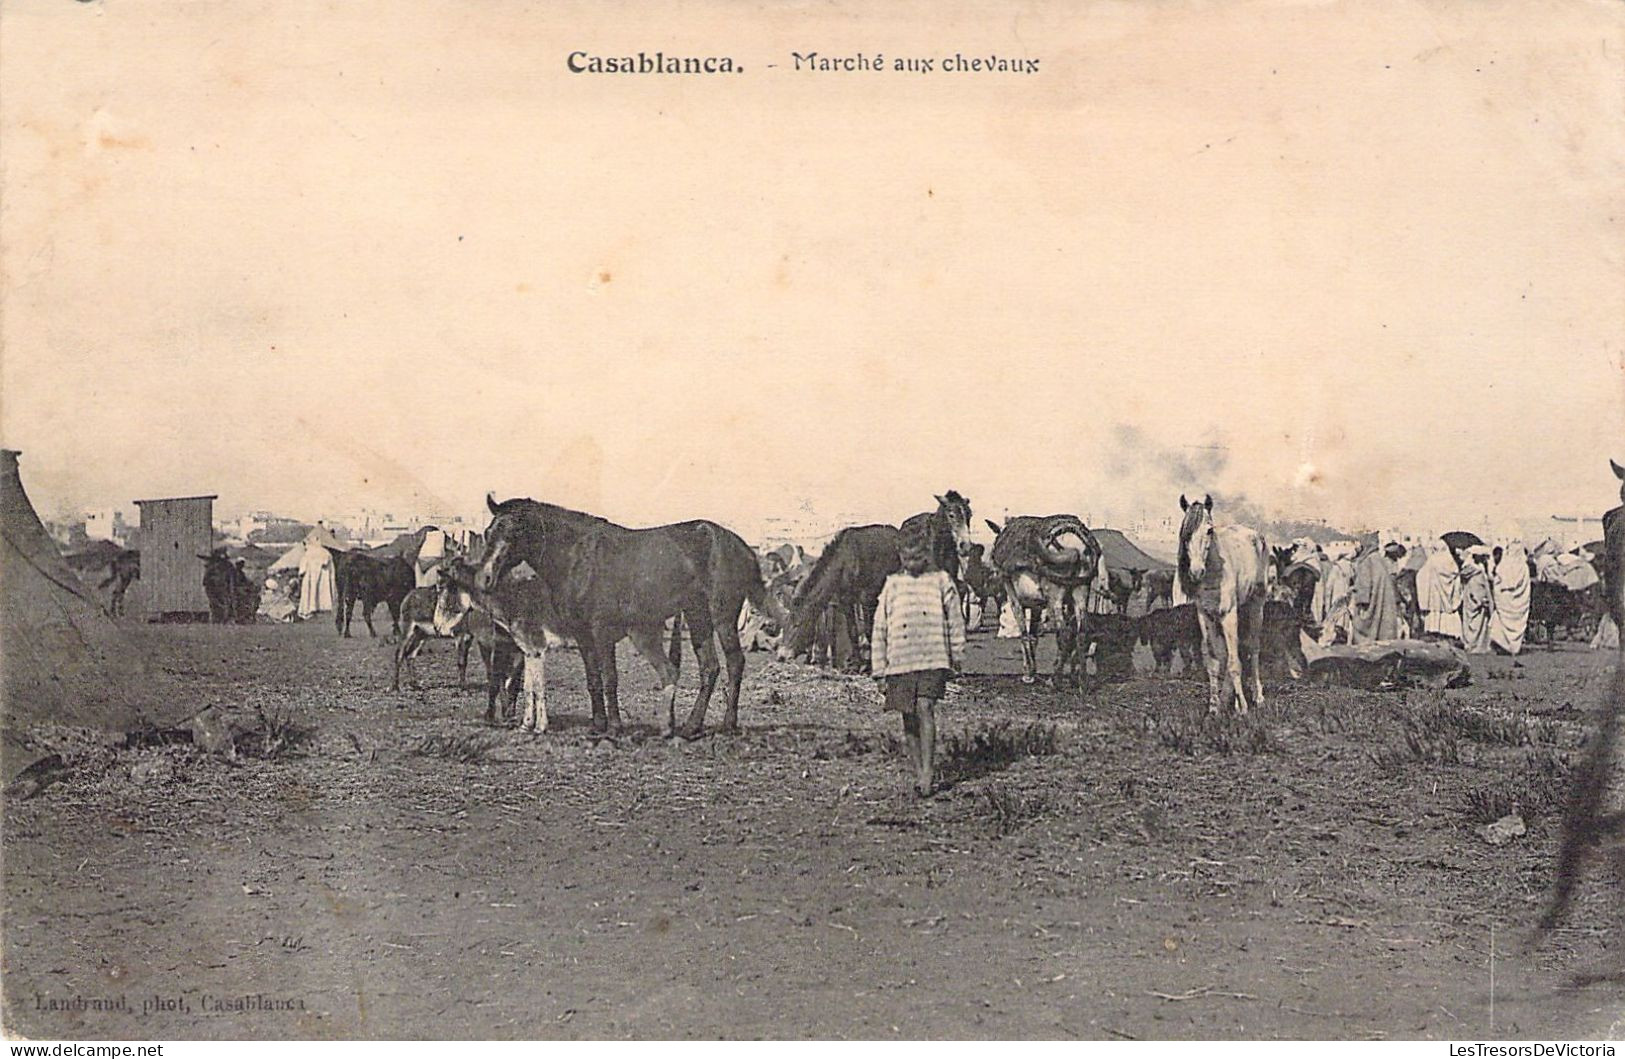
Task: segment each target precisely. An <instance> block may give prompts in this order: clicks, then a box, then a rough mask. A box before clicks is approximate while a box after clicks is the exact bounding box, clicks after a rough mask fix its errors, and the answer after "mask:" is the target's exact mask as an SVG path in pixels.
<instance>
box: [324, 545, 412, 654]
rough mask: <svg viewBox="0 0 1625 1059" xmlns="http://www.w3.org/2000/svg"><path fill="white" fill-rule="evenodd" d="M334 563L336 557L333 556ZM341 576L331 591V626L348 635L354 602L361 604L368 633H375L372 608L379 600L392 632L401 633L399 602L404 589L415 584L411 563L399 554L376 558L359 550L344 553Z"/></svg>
mask: <svg viewBox="0 0 1625 1059" xmlns="http://www.w3.org/2000/svg"><path fill="white" fill-rule="evenodd" d="M335 564H337V559H336V557H335ZM335 569H342V570H343V571H344V573H343V576H342V577H340V578H338V579H337V580H338V591H337V592H336V593H335V594H334V600H335V604H336V605H335V607H334V608H333V627H334V628H336V629H337V630H338V631H339V635H341V636H349V635H350V618H351V616H352V615H354V613H355V605H356V604H357V603H360V604H361V617H362V618H363V619H364V620H365V621H366V623H367V635H368V636H374V637H376V636H377V635H378V630H377V629H375V628H373V627H372V612H373V611H374V610H376V609H377V607H378V604H380V603H382V604H384V605H385V606H386V607H388V608H389V621H390V627H391V629H392V631H393V635H395V636H399V635H400V634H401V604H402V603H403V602H404V601H405V600H406V596H407V593H409V592H411V591H412V589H414V588H416V587H417V583H418V581H417V573H416V572H415V571H414V570H413V569H412V564H411V563H409V562H407V561H406V560H405V559H402V558H401V557H400V556H392V557H390V558H388V559H376V558H374V557H372V556H370V555H363V554H361V553H360V552H350V553H349V554H348V555H346V556H345V557H344V561H343V564H342V566H338V565H335Z"/></svg>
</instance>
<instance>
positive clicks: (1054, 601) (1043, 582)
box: [988, 515, 1103, 687]
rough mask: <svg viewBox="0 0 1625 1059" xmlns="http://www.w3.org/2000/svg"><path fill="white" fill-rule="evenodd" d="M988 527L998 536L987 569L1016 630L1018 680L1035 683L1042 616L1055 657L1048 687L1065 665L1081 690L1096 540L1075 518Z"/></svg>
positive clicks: (1027, 518)
mask: <svg viewBox="0 0 1625 1059" xmlns="http://www.w3.org/2000/svg"><path fill="white" fill-rule="evenodd" d="M988 527H989V528H990V529H992V530H993V532H994V533H996V534H998V538H997V539H996V540H994V542H993V567H994V569H996V570H997V571H998V572H999V576H1000V577H1002V578H1003V579H1004V592H1005V606H1006V607H1008V608H1010V610H1011V611H1012V612H1013V613H1014V615H1015V617H1016V621H1017V624H1018V625H1019V626H1020V628H1021V661H1022V665H1023V669H1024V672H1023V673H1022V676H1021V682H1022V683H1023V684H1033V683H1036V682H1037V680H1038V635H1039V633H1040V631H1041V630H1042V629H1043V619H1044V615H1045V614H1048V616H1049V619H1050V624H1051V625H1053V626H1054V628H1055V645H1056V648H1057V656H1058V657H1057V658H1056V661H1055V677H1054V684H1055V686H1056V687H1060V686H1061V682H1062V680H1063V679H1064V677H1063V675H1064V674H1065V673H1066V672H1067V668H1068V666H1069V665H1070V666H1072V667H1073V668H1074V672H1075V675H1076V677H1077V680H1078V683H1079V686H1080V687H1081V686H1082V684H1083V677H1084V672H1085V670H1084V666H1085V651H1086V650H1087V645H1088V638H1087V629H1086V628H1085V625H1086V623H1087V621H1088V615H1089V608H1090V603H1091V594H1092V590H1093V586H1094V582H1095V578H1096V576H1097V575H1098V573H1099V570H1100V562H1101V556H1102V555H1103V552H1102V550H1101V547H1100V542H1099V541H1098V540H1096V539H1095V535H1094V534H1093V533H1091V532H1090V531H1089V527H1087V526H1085V525H1084V524H1083V520H1082V519H1080V518H1078V517H1077V516H1076V515H1048V516H1042V517H1040V516H1036V515H1020V516H1017V517H1016V518H1013V519H1010V520H1009V521H1008V522H1006V523H1005V524H1004V525H1003V526H1002V527H1001V526H999V525H997V524H996V523H993V522H989V523H988ZM1023 619H1025V620H1023Z"/></svg>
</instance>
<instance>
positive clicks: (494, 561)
mask: <svg viewBox="0 0 1625 1059" xmlns="http://www.w3.org/2000/svg"><path fill="white" fill-rule="evenodd" d="M485 506H486V507H488V508H490V509H491V524H490V525H489V526H487V527H485V558H484V560H483V561H481V563H480V565H479V568H478V573H477V574H476V575H475V578H474V583H475V586H476V587H478V588H481V589H485V590H489V589H490V588H491V586H493V585H495V584H496V583H497V582H498V581H500V580H502V575H504V574H506V573H507V572H508V571H509V570H512V569H513V568H514V567H515V566H518V565H519V563H520V561H521V560H524V559H527V558H528V559H531V560H532V562H531V565H532V566H535V565H536V564H537V561H536V558H535V557H536V556H538V555H539V554H540V553H541V550H542V539H543V526H542V520H541V518H540V517H539V516H538V515H537V514H535V513H534V512H527V511H526V509H525V507H524V502H523V501H520V500H505V501H503V502H502V503H500V504H499V503H497V501H496V497H494V496H491V495H490V494H489V493H488V494H486V497H485Z"/></svg>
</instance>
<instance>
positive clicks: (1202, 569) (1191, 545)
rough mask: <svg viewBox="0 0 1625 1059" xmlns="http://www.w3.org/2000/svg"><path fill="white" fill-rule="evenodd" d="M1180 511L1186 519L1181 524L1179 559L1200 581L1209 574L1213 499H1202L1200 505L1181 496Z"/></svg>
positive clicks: (1207, 497) (1210, 497) (1209, 497)
mask: <svg viewBox="0 0 1625 1059" xmlns="http://www.w3.org/2000/svg"><path fill="white" fill-rule="evenodd" d="M1179 509H1180V510H1181V511H1183V512H1184V513H1185V519H1184V521H1183V522H1181V523H1180V524H1179V557H1180V559H1181V560H1183V562H1184V564H1185V567H1186V569H1188V570H1190V572H1191V576H1192V577H1194V578H1195V579H1196V580H1198V581H1200V580H1201V579H1202V576H1203V575H1204V574H1206V573H1207V549H1208V544H1209V542H1210V541H1211V540H1212V538H1213V497H1212V496H1206V497H1203V498H1202V502H1201V503H1199V504H1193V503H1191V502H1190V501H1189V500H1186V499H1185V495H1184V494H1183V493H1181V494H1180V496H1179Z"/></svg>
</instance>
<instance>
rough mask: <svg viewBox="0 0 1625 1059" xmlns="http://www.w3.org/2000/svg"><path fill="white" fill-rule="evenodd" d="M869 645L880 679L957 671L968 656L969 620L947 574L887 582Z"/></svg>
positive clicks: (933, 573) (930, 572) (908, 576)
mask: <svg viewBox="0 0 1625 1059" xmlns="http://www.w3.org/2000/svg"><path fill="white" fill-rule="evenodd" d="M869 642H870V647H871V657H870V661H871V666H870V672H871V673H872V674H873V675H874V676H876V677H885V676H895V675H897V674H899V673H919V672H923V671H925V670H931V669H950V670H957V669H958V668H959V662H960V660H961V659H963V658H964V656H965V619H964V618H963V617H962V616H961V615H960V612H959V593H958V592H957V591H955V589H954V583H953V581H952V580H951V579H950V578H949V577H948V575H947V574H945V573H943V572H942V571H941V570H927V571H926V572H925V573H923V574H921V575H920V576H918V577H914V576H913V575H911V574H909V573H908V572H906V571H900V572H898V573H895V574H892V575H891V576H890V577H888V578H886V587H885V588H884V589H883V590H882V591H881V593H880V606H879V608H878V609H876V611H875V627H874V631H873V633H872V634H871V635H870V638H869Z"/></svg>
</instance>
